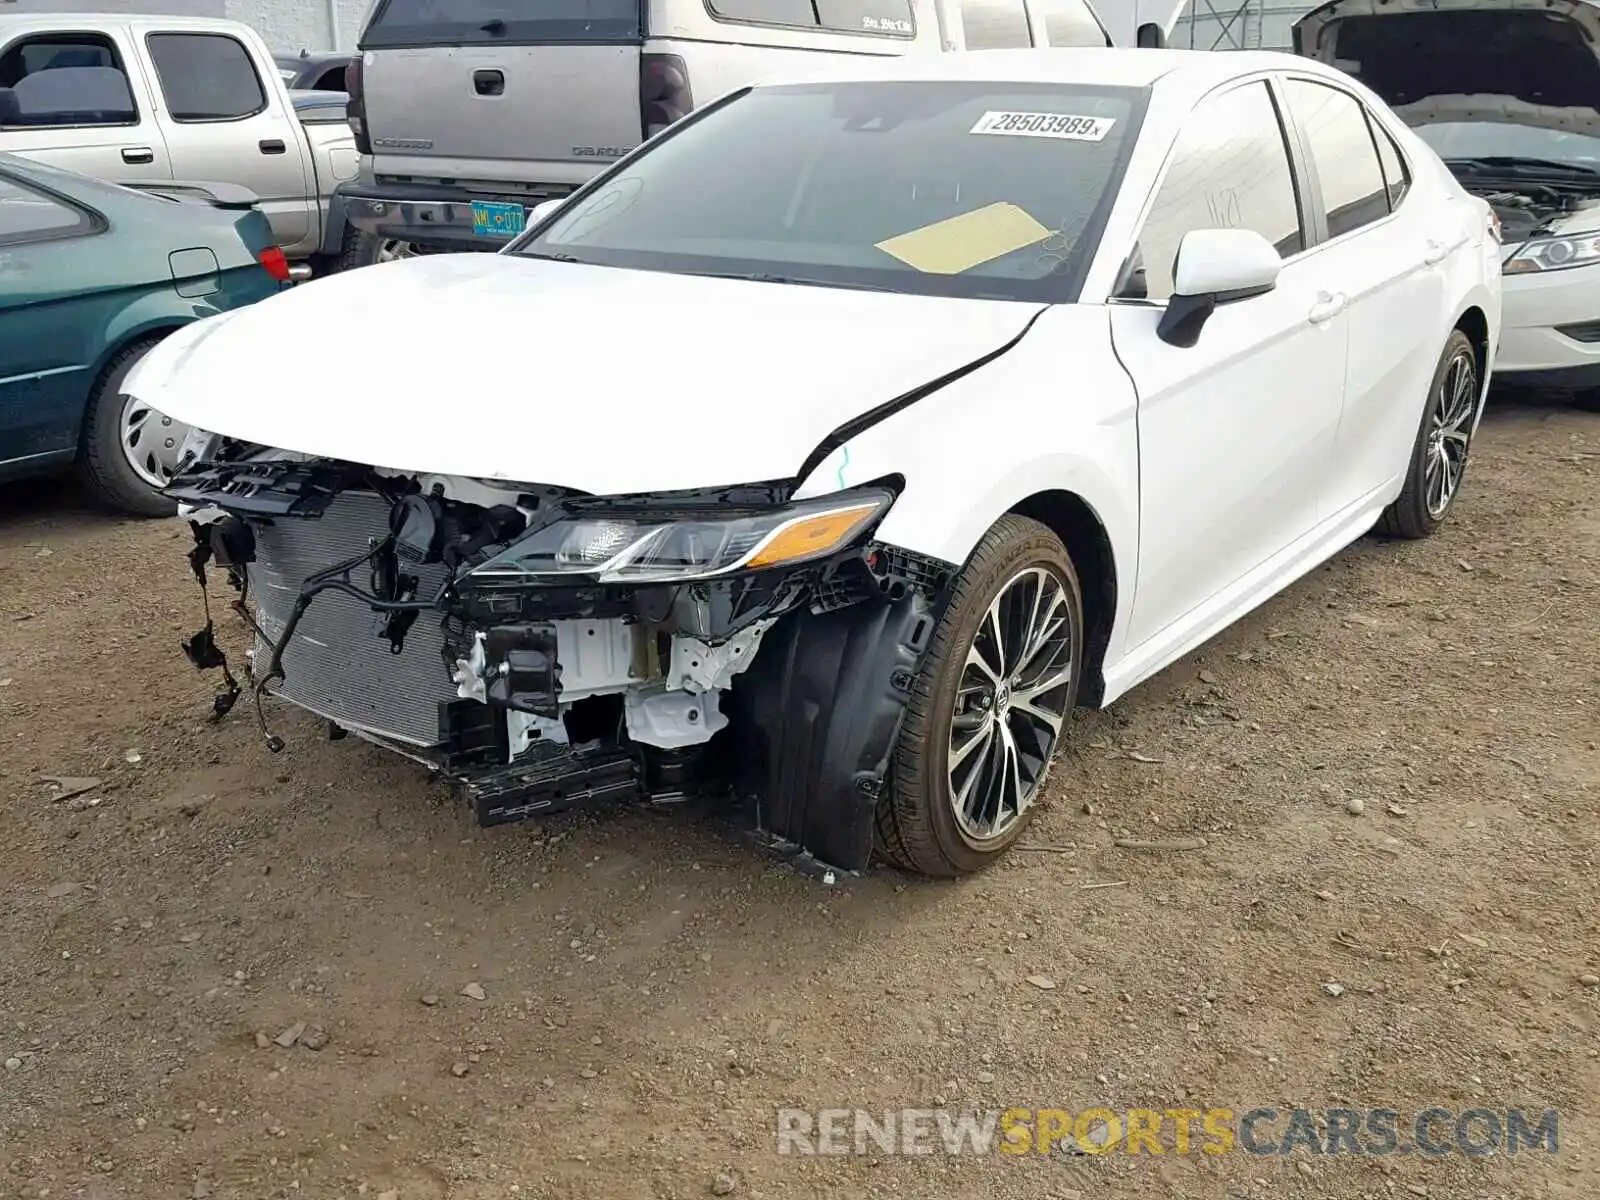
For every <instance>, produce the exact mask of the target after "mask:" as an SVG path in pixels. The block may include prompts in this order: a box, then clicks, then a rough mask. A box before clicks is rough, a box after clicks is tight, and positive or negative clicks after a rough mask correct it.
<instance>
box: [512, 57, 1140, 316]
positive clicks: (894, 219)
mask: <svg viewBox="0 0 1600 1200" xmlns="http://www.w3.org/2000/svg"><path fill="white" fill-rule="evenodd" d="M1144 102H1145V93H1144V91H1143V90H1140V89H1125V88H1098V87H1087V86H1076V85H1070V86H1069V85H1058V84H1050V85H1045V84H1017V83H1006V84H997V83H969V82H946V81H906V82H902V81H894V82H872V83H860V82H857V83H830V84H807V85H797V86H786V87H771V88H758V89H756V90H754V91H750V92H746V93H744V94H743V95H740V96H737V97H735V98H734V99H733V100H731V101H730V102H729V103H727V104H725V105H723V106H721V107H719V108H717V109H715V110H712V111H707V112H706V113H705V114H704V115H703V116H702V117H699V118H696V119H693V120H691V121H689V122H688V123H686V124H684V125H683V126H680V127H679V128H678V129H676V130H673V131H672V132H670V133H668V134H665V135H663V136H662V139H661V140H660V141H659V142H656V143H654V144H652V145H649V146H648V147H647V149H646V150H645V151H644V152H643V153H642V154H640V155H639V156H638V157H637V158H635V159H634V160H633V161H631V162H628V163H624V164H622V165H621V166H619V167H618V168H617V169H615V170H613V171H611V172H608V173H607V174H606V175H604V176H602V177H601V178H600V179H598V180H596V181H595V183H594V184H593V185H592V186H591V187H590V188H589V189H588V190H586V191H585V193H584V194H583V195H582V196H580V197H579V198H577V199H575V200H574V201H572V202H571V203H570V204H569V205H568V206H567V208H566V209H564V210H563V211H562V212H561V213H560V215H558V216H557V217H556V219H555V220H554V221H553V222H550V223H549V224H548V226H547V227H546V228H545V229H544V230H543V231H542V232H533V231H530V233H529V235H528V236H527V237H525V238H524V239H522V240H521V241H519V242H517V243H515V244H513V245H512V246H511V247H510V248H509V252H510V253H514V254H524V255H532V256H536V257H546V258H560V259H567V260H571V261H577V262H585V263H593V264H598V265H604V266H617V267H631V268H636V269H640V270H653V271H671V272H677V273H681V274H695V275H734V276H759V277H763V278H777V279H781V280H783V281H786V282H797V283H814V284H823V285H833V286H840V287H857V288H873V289H879V290H889V291H897V292H908V293H918V294H924V295H939V296H967V297H984V298H998V299H1008V300H1045V301H1056V302H1061V301H1069V300H1072V299H1074V298H1075V297H1076V294H1077V288H1078V286H1079V282H1080V276H1081V275H1082V272H1083V269H1084V267H1085V266H1086V264H1087V262H1088V260H1089V258H1090V256H1091V255H1092V254H1093V252H1094V247H1095V243H1096V241H1097V239H1098V237H1099V233H1100V228H1101V226H1102V225H1103V223H1104V219H1105V212H1106V210H1107V209H1108V208H1109V206H1110V203H1111V201H1112V199H1114V197H1115V195H1116V189H1117V186H1118V184H1119V182H1120V179H1121V174H1122V169H1123V164H1124V163H1125V161H1126V159H1127V155H1128V151H1129V149H1130V148H1131V147H1132V145H1133V141H1134V137H1135V134H1136V132H1137V126H1138V121H1139V117H1140V115H1141V114H1142V112H1143V108H1144Z"/></svg>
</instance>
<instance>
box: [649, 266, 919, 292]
mask: <svg viewBox="0 0 1600 1200" xmlns="http://www.w3.org/2000/svg"><path fill="white" fill-rule="evenodd" d="M678 274H681V275H695V276H698V277H699V278H701V279H747V280H749V281H750V282H751V283H790V284H794V285H796V286H798V287H826V288H846V289H848V290H850V291H853V292H891V293H894V294H899V291H900V289H899V288H892V287H885V286H884V285H883V284H880V283H841V282H839V281H838V280H834V279H801V278H799V277H798V276H793V275H772V274H769V273H767V272H764V271H680V272H678Z"/></svg>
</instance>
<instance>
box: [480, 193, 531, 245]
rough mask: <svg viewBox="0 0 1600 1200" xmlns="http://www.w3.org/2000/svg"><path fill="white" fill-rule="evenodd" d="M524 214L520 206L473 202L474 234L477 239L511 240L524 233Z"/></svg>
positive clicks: (483, 201) (484, 201)
mask: <svg viewBox="0 0 1600 1200" xmlns="http://www.w3.org/2000/svg"><path fill="white" fill-rule="evenodd" d="M523 220H524V214H523V210H522V205H520V204H492V203H490V202H489V201H487V200H474V201H473V202H472V232H473V233H474V234H475V235H476V236H477V237H491V238H510V237H516V236H517V234H519V233H521V232H522V223H523Z"/></svg>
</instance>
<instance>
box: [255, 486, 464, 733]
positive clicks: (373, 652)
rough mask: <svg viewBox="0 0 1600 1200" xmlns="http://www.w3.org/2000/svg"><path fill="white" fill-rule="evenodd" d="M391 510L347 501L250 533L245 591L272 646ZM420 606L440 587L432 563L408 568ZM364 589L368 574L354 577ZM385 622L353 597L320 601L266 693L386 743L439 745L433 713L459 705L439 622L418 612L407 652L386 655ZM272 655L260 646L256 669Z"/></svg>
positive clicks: (348, 497)
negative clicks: (329, 573) (306, 597)
mask: <svg viewBox="0 0 1600 1200" xmlns="http://www.w3.org/2000/svg"><path fill="white" fill-rule="evenodd" d="M387 528H388V505H387V504H386V503H385V502H384V501H383V499H382V498H381V497H378V496H375V495H373V494H371V493H366V492H344V493H342V494H341V495H339V496H338V497H336V498H335V499H334V501H333V503H332V504H331V505H329V507H328V510H327V512H325V513H324V514H323V515H322V517H321V518H320V519H317V520H299V519H294V518H284V519H282V520H279V521H277V522H275V523H274V524H272V525H270V526H266V527H264V528H262V527H258V528H257V530H256V561H255V562H254V563H253V564H251V566H250V591H251V595H252V596H253V598H254V600H255V604H256V619H257V620H258V621H259V622H260V623H261V627H262V629H263V630H264V631H265V632H266V634H267V635H268V637H272V638H276V637H277V636H278V635H279V633H280V632H281V631H282V629H283V627H284V624H285V623H286V622H287V621H288V619H289V614H290V613H291V612H292V611H293V609H294V602H295V598H296V597H297V596H298V595H299V594H300V588H301V585H302V584H303V583H304V582H305V579H306V577H307V576H308V575H311V574H314V573H315V572H317V571H320V570H323V569H324V568H326V567H329V566H331V565H332V564H334V563H336V562H339V561H341V560H343V559H347V558H350V557H352V556H354V555H356V554H358V553H360V552H361V551H363V550H365V549H366V548H367V547H368V546H369V544H370V543H369V539H371V538H378V537H382V536H383V535H384V533H385V532H386V530H387ZM409 571H410V573H412V574H415V575H417V577H418V578H419V579H420V580H421V585H420V587H419V588H418V592H417V594H418V596H419V597H422V598H427V597H430V596H432V595H433V594H434V593H435V592H437V591H438V589H439V586H440V585H441V584H442V583H443V582H444V579H445V575H446V571H445V568H444V567H443V566H442V565H440V564H437V563H430V564H428V565H426V566H423V567H420V568H418V567H415V566H412V567H410V568H409ZM351 579H352V582H354V583H356V584H357V585H358V586H360V587H363V588H365V587H368V586H370V581H369V579H368V578H367V569H366V568H365V567H363V568H361V569H359V570H357V571H355V572H353V573H352V575H351ZM382 627H383V617H382V616H381V615H380V614H378V613H375V612H373V611H372V610H371V609H369V608H368V607H367V606H366V605H365V604H363V603H362V602H361V601H359V600H357V599H356V598H355V597H353V596H346V595H343V594H341V593H338V592H322V593H320V594H319V595H318V596H317V597H316V599H314V600H313V601H312V602H311V607H310V608H308V609H307V610H306V613H305V616H304V617H302V618H301V619H300V625H299V627H298V628H297V629H296V630H295V635H294V637H293V639H291V641H290V643H289V645H288V646H287V647H286V648H285V650H284V654H283V671H284V675H285V678H284V679H283V680H280V681H278V682H277V683H275V684H273V686H272V689H271V690H272V691H274V692H275V693H277V694H278V695H280V696H282V697H284V698H285V699H286V700H290V701H292V702H293V703H295V704H298V705H300V706H301V707H303V708H308V709H310V710H311V711H312V712H315V713H319V714H321V715H322V716H324V717H327V718H329V719H330V720H333V721H337V722H338V723H339V724H340V725H343V726H346V727H347V728H351V729H360V730H365V731H367V732H369V733H378V734H384V735H386V736H388V737H391V738H396V739H398V740H400V741H405V742H410V743H412V744H413V745H417V746H434V745H437V744H438V743H439V742H440V740H441V738H440V731H439V705H440V704H441V703H443V702H445V701H447V700H453V699H455V698H456V688H455V684H453V683H452V682H451V681H450V677H449V674H448V672H447V671H446V669H445V665H444V658H443V650H444V636H443V632H442V628H441V627H442V621H441V618H440V616H439V614H436V613H432V612H424V613H422V614H421V615H419V616H418V617H417V620H416V623H415V624H413V625H412V626H411V630H410V632H409V633H408V634H407V635H406V640H405V650H404V652H403V653H401V654H398V655H397V654H391V653H390V652H389V643H388V641H387V640H385V639H384V638H383V637H382V636H380V630H381V629H382ZM271 653H272V647H271V646H270V645H269V644H268V643H266V642H264V641H262V640H261V639H259V638H258V639H257V643H256V664H257V667H258V669H260V670H265V669H266V665H267V659H268V656H269V655H271Z"/></svg>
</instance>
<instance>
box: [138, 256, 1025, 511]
mask: <svg viewBox="0 0 1600 1200" xmlns="http://www.w3.org/2000/svg"><path fill="white" fill-rule="evenodd" d="M1041 307H1042V306H1041V305H1038V304H1023V303H1012V302H1007V301H1000V300H952V299H944V298H935V297H924V296H906V295H899V294H891V293H887V292H867V291H852V290H846V289H842V288H831V287H812V286H799V285H784V284H777V283H763V282H756V281H750V280H742V279H740V280H726V279H708V278H703V277H696V276H683V275H670V274H666V273H662V272H650V271H628V270H620V269H615V268H608V267H591V266H586V265H578V264H574V263H561V262H551V261H545V260H537V259H528V258H519V257H514V256H511V255H505V254H485V253H463V254H449V255H434V256H427V257H422V258H416V259H410V260H406V261H402V262H395V263H385V264H380V265H377V266H371V267H363V268H361V269H359V270H356V271H351V272H348V273H342V274H337V275H333V276H330V277H329V278H327V279H325V280H318V281H316V282H313V283H310V284H307V285H302V286H300V287H297V288H293V289H290V290H289V291H286V292H284V293H282V294H280V295H278V296H274V297H272V298H271V299H269V300H266V301H264V302H262V303H260V304H257V305H255V306H253V307H251V308H247V309H242V310H239V311H236V312H232V313H226V314H223V315H222V316H221V317H217V318H212V319H210V320H206V321H201V322H198V323H196V324H195V325H192V326H189V327H188V328H186V329H184V330H181V331H180V332H178V333H176V334H174V335H172V336H171V337H170V338H168V339H167V340H166V341H164V342H162V343H161V344H160V345H159V346H158V347H157V348H156V349H155V350H153V351H152V352H151V353H150V354H149V355H148V356H147V357H146V358H145V359H144V361H143V362H141V363H140V365H139V366H138V367H137V368H136V369H135V371H134V372H133V373H132V374H131V375H130V376H129V378H128V380H127V382H126V384H125V391H126V392H128V393H129V394H132V395H136V396H138V397H139V398H140V399H142V400H144V401H146V402H147V403H149V404H151V405H153V406H154V407H156V408H157V409H159V410H161V411H162V412H164V413H166V414H167V415H168V416H171V417H173V418H174V419H176V420H179V421H182V422H185V423H187V424H190V425H195V426H198V427H200V428H202V429H205V430H209V431H211V432H213V433H218V434H222V435H224V436H227V437H232V438H238V439H240V440H243V441H247V442H257V443H261V444H264V445H267V446H273V447H276V448H278V449H281V450H289V451H297V452H300V453H304V454H310V455H316V456H319V457H327V458H337V459H344V460H347V461H352V462H358V463H365V464H370V465H373V466H378V467H386V468H392V469H396V470H401V471H415V472H430V473H437V474H443V475H466V476H472V477H477V478H489V479H505V480H512V481H516V482H522V483H541V484H551V485H555V486H560V487H567V488H573V489H575V490H578V491H583V492H589V493H592V494H597V495H598V494H612V493H618V492H647V491H673V490H679V489H688V488H698V487H715V486H719V485H723V484H732V483H750V482H757V481H767V480H777V479H788V478H792V477H793V476H794V475H795V473H796V472H797V471H798V470H799V468H800V466H801V464H802V463H803V462H804V461H805V459H806V457H807V455H808V454H809V453H810V452H811V451H812V450H813V449H815V448H816V447H817V445H818V444H819V443H820V442H821V441H822V440H823V439H824V438H825V437H827V435H828V434H830V433H831V432H833V431H834V430H835V429H837V428H838V427H839V426H840V425H841V424H844V423H845V422H847V421H849V420H851V419H853V418H856V417H859V416H861V415H863V414H866V413H868V412H870V411H871V410H872V409H874V408H876V407H878V406H879V405H882V404H885V403H887V402H890V401H893V400H895V399H897V398H898V397H901V396H903V395H905V394H906V393H908V392H911V391H914V390H915V389H917V388H919V387H922V386H923V385H926V384H928V383H930V382H933V381H935V380H938V379H940V378H941V377H943V376H945V375H947V374H949V373H951V372H953V371H958V370H960V369H961V368H964V367H967V366H969V365H971V364H972V363H973V362H975V361H976V360H978V359H980V358H983V357H985V356H986V355H990V354H993V353H995V352H997V351H999V350H1001V349H1003V348H1005V347H1006V346H1008V344H1010V343H1011V342H1013V341H1014V340H1016V339H1017V338H1018V337H1019V336H1020V335H1021V334H1022V332H1023V331H1024V329H1026V327H1027V325H1028V323H1029V322H1030V321H1031V320H1032V318H1033V317H1034V315H1035V314H1036V313H1037V312H1038V311H1039V309H1040V308H1041Z"/></svg>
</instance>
